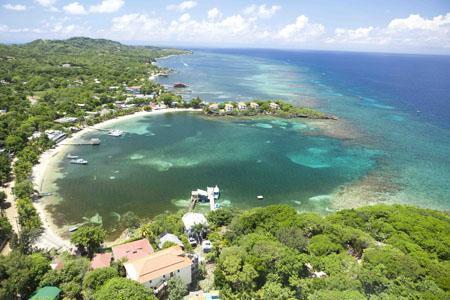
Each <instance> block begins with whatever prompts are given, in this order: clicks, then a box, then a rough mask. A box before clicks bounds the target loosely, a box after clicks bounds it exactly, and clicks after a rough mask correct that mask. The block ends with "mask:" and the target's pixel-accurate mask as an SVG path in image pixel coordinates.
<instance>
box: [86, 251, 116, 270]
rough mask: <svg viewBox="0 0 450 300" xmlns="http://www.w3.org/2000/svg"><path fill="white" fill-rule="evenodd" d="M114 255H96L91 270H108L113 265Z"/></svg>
mask: <svg viewBox="0 0 450 300" xmlns="http://www.w3.org/2000/svg"><path fill="white" fill-rule="evenodd" d="M111 261H112V253H110V252H108V253H96V254H94V257H93V258H92V260H91V269H93V270H95V269H99V268H106V267H109V266H110V265H111Z"/></svg>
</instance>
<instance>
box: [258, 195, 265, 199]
mask: <svg viewBox="0 0 450 300" xmlns="http://www.w3.org/2000/svg"><path fill="white" fill-rule="evenodd" d="M256 199H258V200H264V196H263V195H259V196H256Z"/></svg>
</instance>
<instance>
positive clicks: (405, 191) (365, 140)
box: [48, 50, 450, 228]
mask: <svg viewBox="0 0 450 300" xmlns="http://www.w3.org/2000/svg"><path fill="white" fill-rule="evenodd" d="M159 64H160V65H163V66H166V67H170V68H174V69H175V72H174V73H173V74H171V75H170V76H169V77H168V78H160V79H159V80H160V82H161V83H162V84H166V85H168V86H170V85H171V84H172V83H173V82H177V81H182V82H185V83H187V84H188V85H189V89H188V91H186V92H185V93H183V96H184V97H186V98H191V97H196V96H200V97H202V98H203V99H205V100H208V101H226V100H241V99H242V100H248V99H254V98H260V99H273V98H278V99H283V100H286V101H289V102H292V103H295V104H299V105H305V106H314V107H317V108H319V109H321V110H323V111H326V112H329V113H332V114H335V115H337V116H339V118H340V120H339V121H337V122H333V121H327V122H319V123H317V122H308V123H301V122H291V121H286V120H276V119H272V120H260V119H258V120H254V121H218V120H207V119H204V118H202V117H200V116H197V115H195V114H188V113H179V114H169V115H158V116H151V117H143V118H137V119H132V120H127V121H123V122H122V121H121V122H118V123H116V124H115V125H114V127H115V128H119V129H122V130H125V131H126V132H127V134H126V135H125V136H124V137H121V138H112V137H108V136H106V135H104V134H102V133H101V132H94V133H90V134H89V135H87V136H86V137H85V138H90V137H100V138H101V139H102V145H101V146H100V147H99V148H92V147H79V148H74V149H70V150H69V152H72V153H74V154H79V155H81V156H82V157H84V158H86V159H88V160H89V165H87V166H75V165H70V164H68V163H67V162H66V161H61V162H59V165H58V167H59V172H60V173H61V174H55V176H53V179H54V180H53V182H52V180H49V182H48V189H50V188H51V189H55V190H56V191H57V192H58V198H59V200H60V201H58V202H56V203H54V204H52V205H51V206H50V209H51V210H52V212H53V215H54V217H55V220H56V222H57V223H58V224H59V225H63V224H70V223H76V222H79V221H80V220H82V218H83V217H91V216H93V215H95V214H97V213H98V214H99V215H100V216H102V218H103V221H104V223H105V225H106V226H107V227H108V228H112V227H114V225H113V224H114V223H115V221H116V220H117V215H121V214H123V213H125V212H127V211H134V212H135V213H137V214H138V215H140V216H142V217H151V216H154V215H156V214H159V213H161V212H164V211H175V210H177V209H179V208H183V207H186V205H187V203H188V201H187V200H188V198H189V195H190V191H191V190H192V189H197V188H203V189H204V188H206V186H208V185H209V186H211V185H215V184H218V185H219V186H220V187H221V189H222V191H223V194H222V195H223V196H222V198H221V200H220V204H221V205H223V206H227V205H232V206H237V207H242V208H248V207H253V206H259V205H266V204H270V203H288V204H290V205H293V206H294V207H296V208H297V209H298V210H307V211H319V212H326V211H332V210H333V209H337V208H342V207H354V206H358V205H364V204H372V203H378V202H388V203H399V202H400V203H408V204H415V205H420V206H424V207H430V208H435V209H443V210H448V209H449V207H450V205H449V197H448V196H449V195H450V157H449V154H450V133H449V128H450V124H449V122H450V108H449V107H450V106H449V104H450V99H449V95H450V83H449V79H448V78H450V74H448V75H449V77H445V76H444V75H445V74H447V73H449V72H450V68H447V66H450V59H448V58H447V57H443V58H435V57H431V58H430V57H422V56H417V57H416V56H411V57H410V56H389V55H375V54H374V55H371V54H339V53H337V54H336V53H326V52H324V53H322V52H320V53H315V52H311V53H310V52H286V51H272V50H271V51H259V50H226V51H225V50H221V51H213V50H211V51H208V52H206V51H195V52H194V54H193V55H189V56H178V57H171V58H169V59H164V60H160V61H159ZM259 194H262V195H264V197H265V199H264V201H258V200H256V196H257V195H259Z"/></svg>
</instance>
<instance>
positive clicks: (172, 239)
mask: <svg viewBox="0 0 450 300" xmlns="http://www.w3.org/2000/svg"><path fill="white" fill-rule="evenodd" d="M164 243H173V244H176V245H178V246H180V247H182V248H184V245H183V242H182V241H180V239H179V238H178V237H177V236H176V235H175V234H171V233H166V234H164V235H162V236H161V237H160V238H159V243H158V247H159V249H162V248H163V247H164Z"/></svg>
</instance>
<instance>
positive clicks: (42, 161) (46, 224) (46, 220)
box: [33, 108, 201, 250]
mask: <svg viewBox="0 0 450 300" xmlns="http://www.w3.org/2000/svg"><path fill="white" fill-rule="evenodd" d="M183 111H188V112H196V111H201V109H192V108H168V109H161V110H154V111H149V112H147V111H141V112H137V113H134V114H131V115H126V116H121V117H117V118H114V119H111V120H107V121H105V122H102V123H98V124H96V125H94V126H92V127H87V128H85V129H83V130H81V131H79V132H76V133H75V134H73V135H72V136H71V137H70V138H67V139H65V140H64V141H63V144H68V143H70V142H73V141H75V140H77V139H79V138H81V137H82V136H83V135H85V134H86V133H88V132H92V131H93V130H95V129H102V128H105V127H108V126H111V125H113V124H114V123H116V122H118V121H125V120H128V119H132V118H136V117H142V116H152V115H160V114H165V113H172V112H183ZM64 147H67V146H66V145H61V144H59V145H56V146H55V147H54V148H52V149H50V150H48V151H46V152H44V153H43V154H42V155H41V157H40V158H39V163H38V164H36V165H35V166H34V167H33V184H34V186H35V189H36V190H38V191H39V192H43V191H42V190H41V189H42V184H43V181H44V179H45V178H46V172H47V171H48V169H49V168H48V167H49V165H50V164H51V162H52V161H53V160H54V159H61V157H60V156H61V153H65V151H64ZM44 202H45V197H44V198H42V199H40V200H38V201H36V202H34V203H33V204H34V206H35V207H36V210H37V211H38V213H39V216H40V218H41V221H42V224H43V228H44V232H43V234H42V235H41V236H40V238H39V239H38V241H36V246H38V247H40V248H44V249H63V250H71V248H74V247H73V246H72V245H71V244H70V241H69V238H67V237H64V236H62V233H63V232H62V231H61V229H60V228H58V227H57V226H56V225H55V224H54V222H53V220H52V217H51V214H50V213H48V212H47V211H46V209H45V207H46V203H44Z"/></svg>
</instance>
